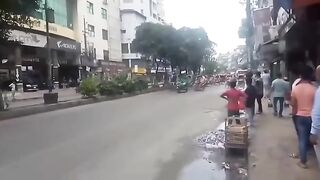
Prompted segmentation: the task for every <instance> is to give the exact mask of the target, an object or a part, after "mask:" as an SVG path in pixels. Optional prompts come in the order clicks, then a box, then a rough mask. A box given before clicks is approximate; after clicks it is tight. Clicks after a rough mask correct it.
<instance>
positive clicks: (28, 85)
mask: <svg viewBox="0 0 320 180" xmlns="http://www.w3.org/2000/svg"><path fill="white" fill-rule="evenodd" d="M23 91H24V92H28V91H38V84H37V83H35V82H32V81H23Z"/></svg>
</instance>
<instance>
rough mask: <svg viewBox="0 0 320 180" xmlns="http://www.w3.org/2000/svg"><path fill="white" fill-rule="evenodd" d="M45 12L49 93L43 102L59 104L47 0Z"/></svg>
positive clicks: (45, 95) (44, 96) (46, 1)
mask: <svg viewBox="0 0 320 180" xmlns="http://www.w3.org/2000/svg"><path fill="white" fill-rule="evenodd" d="M44 11H45V16H46V36H47V49H46V50H47V63H48V82H47V85H48V90H49V91H48V93H44V94H43V100H44V103H45V104H54V103H58V93H52V59H51V50H50V32H49V11H48V0H45V3H44Z"/></svg>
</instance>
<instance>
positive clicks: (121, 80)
mask: <svg viewBox="0 0 320 180" xmlns="http://www.w3.org/2000/svg"><path fill="white" fill-rule="evenodd" d="M127 79H128V78H127V76H124V75H121V76H117V77H116V78H114V80H113V81H115V82H116V83H118V84H119V85H122V84H123V83H125V82H126V81H127Z"/></svg>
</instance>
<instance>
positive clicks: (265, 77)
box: [261, 70, 271, 97]
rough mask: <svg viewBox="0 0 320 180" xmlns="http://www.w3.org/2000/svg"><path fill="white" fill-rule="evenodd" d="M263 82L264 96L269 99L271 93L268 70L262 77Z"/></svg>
mask: <svg viewBox="0 0 320 180" xmlns="http://www.w3.org/2000/svg"><path fill="white" fill-rule="evenodd" d="M261 78H262V81H263V89H264V93H263V94H264V96H265V97H267V96H268V95H269V93H270V79H271V77H270V73H269V71H268V70H264V73H263V74H262V76H261Z"/></svg>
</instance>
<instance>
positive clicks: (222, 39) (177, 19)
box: [164, 0, 245, 53]
mask: <svg viewBox="0 0 320 180" xmlns="http://www.w3.org/2000/svg"><path fill="white" fill-rule="evenodd" d="M164 8H165V13H166V20H167V21H168V23H172V24H173V26H175V27H176V28H180V27H182V26H188V27H203V28H205V30H206V31H207V33H208V35H209V37H210V39H211V40H212V41H214V42H216V43H217V44H218V47H217V51H218V52H219V53H223V52H227V51H230V50H232V49H234V48H235V47H236V46H237V45H239V44H244V40H242V39H239V37H238V29H239V26H240V24H241V19H242V18H244V17H245V8H244V7H243V6H242V5H240V4H239V0H164Z"/></svg>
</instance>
